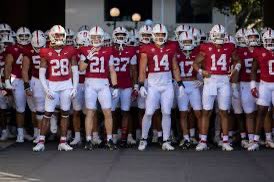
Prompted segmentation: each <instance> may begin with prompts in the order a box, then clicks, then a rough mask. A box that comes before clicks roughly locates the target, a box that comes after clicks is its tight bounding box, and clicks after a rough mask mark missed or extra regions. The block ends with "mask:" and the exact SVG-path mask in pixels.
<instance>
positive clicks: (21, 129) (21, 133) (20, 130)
mask: <svg viewBox="0 0 274 182" xmlns="http://www.w3.org/2000/svg"><path fill="white" fill-rule="evenodd" d="M17 133H18V135H21V136H22V135H24V129H23V128H17Z"/></svg>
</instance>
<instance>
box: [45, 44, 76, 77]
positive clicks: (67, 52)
mask: <svg viewBox="0 0 274 182" xmlns="http://www.w3.org/2000/svg"><path fill="white" fill-rule="evenodd" d="M74 55H76V50H75V49H74V47H72V46H65V47H64V48H63V49H62V50H61V51H60V53H58V52H56V50H55V49H53V48H42V49H41V50H40V57H41V58H45V59H46V61H47V66H48V68H47V72H48V80H50V81H65V80H68V79H70V78H71V73H70V67H71V58H72V57H73V56H74Z"/></svg>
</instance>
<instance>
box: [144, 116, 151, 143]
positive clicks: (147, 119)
mask: <svg viewBox="0 0 274 182" xmlns="http://www.w3.org/2000/svg"><path fill="white" fill-rule="evenodd" d="M151 118H152V115H147V114H145V115H144V117H143V120H142V138H143V139H145V140H146V139H147V136H148V132H149V129H150V126H151Z"/></svg>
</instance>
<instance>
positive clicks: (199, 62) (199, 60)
mask: <svg viewBox="0 0 274 182" xmlns="http://www.w3.org/2000/svg"><path fill="white" fill-rule="evenodd" d="M204 59H205V53H204V52H200V53H199V54H198V55H197V56H196V58H195V61H194V63H193V65H192V66H193V69H194V70H195V71H196V72H197V73H199V74H200V75H202V76H204V77H207V78H208V77H210V74H209V73H208V72H207V71H205V70H203V69H202V66H201V65H202V62H203V60H204Z"/></svg>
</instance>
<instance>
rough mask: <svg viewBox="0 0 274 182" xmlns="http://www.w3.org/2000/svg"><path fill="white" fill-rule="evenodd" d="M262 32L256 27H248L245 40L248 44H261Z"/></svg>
mask: <svg viewBox="0 0 274 182" xmlns="http://www.w3.org/2000/svg"><path fill="white" fill-rule="evenodd" d="M260 41H261V40H260V34H259V33H258V31H257V30H256V29H255V28H250V29H247V30H246V32H245V42H246V45H247V46H259V45H260V44H261V42H260Z"/></svg>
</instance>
